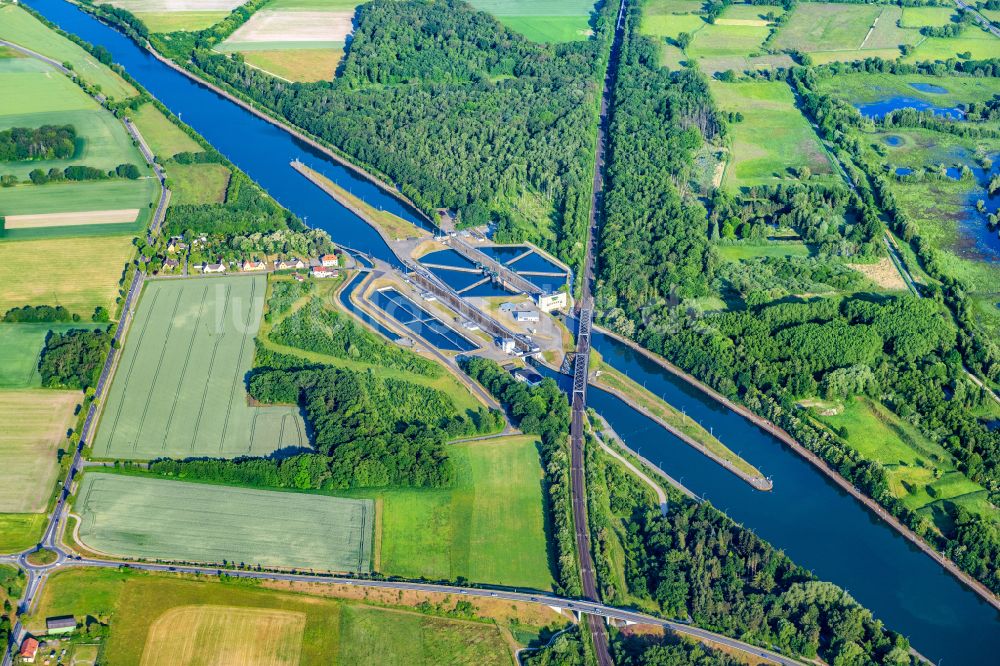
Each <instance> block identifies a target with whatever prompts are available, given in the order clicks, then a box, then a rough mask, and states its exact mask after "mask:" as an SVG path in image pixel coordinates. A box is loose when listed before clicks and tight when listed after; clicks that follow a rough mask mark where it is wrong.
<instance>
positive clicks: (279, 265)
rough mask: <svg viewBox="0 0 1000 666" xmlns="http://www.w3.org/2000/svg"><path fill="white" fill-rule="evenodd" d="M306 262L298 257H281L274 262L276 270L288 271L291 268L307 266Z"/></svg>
mask: <svg viewBox="0 0 1000 666" xmlns="http://www.w3.org/2000/svg"><path fill="white" fill-rule="evenodd" d="M305 267H306V265H305V263H304V262H303V261H302V260H301V259H298V258H296V257H292V258H291V259H279V260H276V261H275V262H274V270H276V271H286V270H291V269H293V268H294V269H299V268H305Z"/></svg>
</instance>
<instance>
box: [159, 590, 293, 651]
mask: <svg viewBox="0 0 1000 666" xmlns="http://www.w3.org/2000/svg"><path fill="white" fill-rule="evenodd" d="M305 627H306V614H305V613H299V612H295V611H288V610H275V609H265V608H240V607H238V606H202V605H197V606H178V607H176V608H171V609H170V610H168V611H167V612H166V613H164V614H163V615H161V616H160V617H158V618H157V619H156V621H155V622H153V626H151V627H150V628H149V636H148V637H147V638H146V647H145V649H144V650H143V653H142V662H141V664H142V666H193V665H194V664H221V663H232V664H254V665H255V666H298V663H299V658H300V657H301V652H302V633H303V631H304V630H305ZM248 639H250V640H248Z"/></svg>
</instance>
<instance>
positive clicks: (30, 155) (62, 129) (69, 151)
mask: <svg viewBox="0 0 1000 666" xmlns="http://www.w3.org/2000/svg"><path fill="white" fill-rule="evenodd" d="M75 152H76V128H75V127H73V126H72V125H42V126H41V127H34V128H32V127H11V128H10V129H6V130H2V131H0V162H21V161H24V160H63V159H69V158H71V157H73V154H74V153H75Z"/></svg>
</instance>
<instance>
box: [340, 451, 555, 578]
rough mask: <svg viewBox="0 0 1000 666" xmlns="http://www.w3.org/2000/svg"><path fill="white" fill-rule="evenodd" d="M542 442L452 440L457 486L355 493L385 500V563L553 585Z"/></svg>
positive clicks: (423, 573)
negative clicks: (547, 539)
mask: <svg viewBox="0 0 1000 666" xmlns="http://www.w3.org/2000/svg"><path fill="white" fill-rule="evenodd" d="M537 445H538V444H537V440H536V438H534V437H532V436H514V437H506V438H498V439H489V440H482V441H478V442H469V443H464V444H452V445H449V447H448V453H449V455H450V456H451V460H452V463H453V464H454V465H455V470H456V481H455V483H454V484H453V486H452V487H451V488H447V489H387V490H381V491H365V490H357V491H354V492H352V493H350V496H352V497H371V498H373V499H375V500H376V502H377V504H378V506H379V507H380V510H381V525H382V532H381V547H380V558H379V559H380V564H379V565H378V570H379V571H381V572H382V573H384V574H387V575H397V576H405V577H408V578H420V577H424V578H430V579H448V580H454V579H456V578H457V577H459V576H463V577H465V578H467V579H468V580H470V581H472V582H477V583H492V584H496V585H509V586H514V587H530V588H535V589H539V590H550V589H552V585H553V580H552V575H551V569H550V567H549V561H548V556H549V553H548V548H547V546H546V539H545V509H544V507H545V497H544V494H543V492H542V466H541V463H540V461H539V458H538V451H537ZM376 510H379V509H376Z"/></svg>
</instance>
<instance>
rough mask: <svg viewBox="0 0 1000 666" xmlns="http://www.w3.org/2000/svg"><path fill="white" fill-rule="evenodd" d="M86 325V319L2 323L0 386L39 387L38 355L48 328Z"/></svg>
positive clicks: (75, 327)
mask: <svg viewBox="0 0 1000 666" xmlns="http://www.w3.org/2000/svg"><path fill="white" fill-rule="evenodd" d="M2 314H3V313H0V315H2ZM86 327H87V326H86V324H84V323H79V324H63V323H16V324H15V323H0V390H2V389H26V388H38V387H40V386H41V385H42V378H41V375H39V374H38V358H39V355H40V354H41V353H42V348H43V347H45V340H46V338H47V337H48V334H49V332H50V331H55V332H57V333H65V332H66V331H70V330H73V329H78V328H86Z"/></svg>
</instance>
